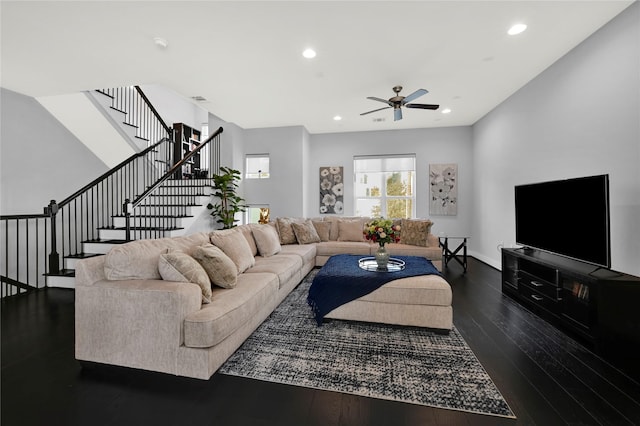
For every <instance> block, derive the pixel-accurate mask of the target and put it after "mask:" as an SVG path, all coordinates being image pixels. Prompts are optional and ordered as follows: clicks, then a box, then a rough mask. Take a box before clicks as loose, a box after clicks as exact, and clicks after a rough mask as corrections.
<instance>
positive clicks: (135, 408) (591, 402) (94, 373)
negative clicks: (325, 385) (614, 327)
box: [1, 259, 640, 426]
mask: <svg viewBox="0 0 640 426" xmlns="http://www.w3.org/2000/svg"><path fill="white" fill-rule="evenodd" d="M445 275H446V278H447V280H448V281H449V282H450V283H451V285H452V288H453V293H454V303H453V305H454V323H455V326H456V327H457V328H458V330H459V331H460V333H461V334H462V335H463V337H464V338H465V339H466V341H467V342H468V343H469V346H471V348H472V349H473V351H474V352H475V354H476V356H477V357H478V359H479V360H480V362H481V363H482V365H483V366H484V367H485V369H486V370H487V372H488V373H489V375H490V376H491V377H492V379H493V380H494V382H495V383H496V385H497V386H498V388H499V389H500V392H501V393H502V394H503V395H504V397H505V399H506V400H507V402H508V403H509V405H510V406H511V408H512V410H513V411H514V412H515V414H516V416H517V420H513V419H505V418H499V417H493V416H483V415H474V414H470V413H463V412H460V411H453V410H442V409H435V408H429V407H422V406H417V405H411V404H403V403H397V402H390V401H382V400H375V399H371V398H363V397H357V396H353V395H346V394H340V393H333V392H326V391H319V390H312V389H305V388H301V387H295V386H285V385H279V384H273V383H265V382H259V381H253V380H248V379H242V378H236V377H229V376H223V375H219V374H215V375H214V376H213V377H212V378H211V379H210V380H208V381H202V380H195V379H186V378H179V377H173V376H168V375H164V374H158V373H149V372H144V371H136V370H130V369H125V368H117V367H100V368H93V369H82V368H81V367H80V365H79V364H78V363H77V362H76V361H75V360H74V357H73V343H74V341H73V340H74V332H73V323H74V306H73V298H74V292H73V290H63V289H47V290H41V291H38V292H34V293H32V294H29V295H26V296H16V297H11V298H9V299H8V300H5V301H3V302H2V305H1V308H2V377H1V380H2V389H1V391H2V406H1V413H2V414H1V423H2V425H3V426H14V425H15V426H18V425H20V426H30V425H34V426H36V425H38V426H41V425H47V426H50V425H65V426H68V425H91V426H94V425H95V426H100V425H154V426H155V425H157V426H162V425H176V426H178V425H180V426H181V425H323V426H331V425H394V426H396V425H422V424H424V425H516V424H517V425H545V426H548V425H562V424H572V425H578V424H581V425H592V424H593V425H630V424H640V385H638V383H636V382H635V381H633V380H631V379H630V378H629V377H627V376H625V375H624V374H622V373H621V372H620V371H618V370H617V369H615V368H613V367H612V366H611V365H609V364H607V363H606V362H604V361H603V360H602V359H600V358H599V357H598V356H596V355H594V354H592V353H591V352H590V351H589V350H587V349H585V348H584V347H583V346H582V345H581V344H579V343H576V342H575V341H574V340H573V339H571V338H570V337H567V336H566V335H565V334H564V333H562V332H561V331H558V330H557V329H555V328H554V327H552V326H550V325H549V324H547V323H546V322H544V321H542V320H541V319H539V318H537V317H536V316H534V315H532V314H531V313H530V312H528V311H527V310H526V309H524V308H522V307H521V306H520V305H518V304H517V303H515V302H513V301H512V300H511V299H509V298H506V297H504V296H502V294H501V291H500V273H499V272H498V271H496V270H495V269H493V268H491V267H489V266H487V265H485V264H483V263H481V262H479V261H476V260H474V259H470V263H469V271H468V273H467V274H462V269H461V267H459V265H457V264H455V263H454V264H451V265H450V268H449V269H448V270H447V271H446V273H445Z"/></svg>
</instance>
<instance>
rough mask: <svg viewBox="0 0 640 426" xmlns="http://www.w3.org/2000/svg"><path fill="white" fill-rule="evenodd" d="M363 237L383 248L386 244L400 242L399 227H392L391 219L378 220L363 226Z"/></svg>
mask: <svg viewBox="0 0 640 426" xmlns="http://www.w3.org/2000/svg"><path fill="white" fill-rule="evenodd" d="M363 233H364V237H365V238H366V239H367V240H369V241H372V242H374V243H378V244H379V245H380V246H381V247H384V245H385V244H386V243H397V242H400V225H394V224H393V221H392V220H391V219H384V218H379V219H375V220H373V221H371V222H369V223H367V224H366V225H365V228H364V231H363Z"/></svg>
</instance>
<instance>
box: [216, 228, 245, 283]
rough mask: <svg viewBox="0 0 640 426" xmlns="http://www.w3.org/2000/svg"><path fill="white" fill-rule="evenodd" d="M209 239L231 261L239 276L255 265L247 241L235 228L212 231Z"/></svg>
mask: <svg viewBox="0 0 640 426" xmlns="http://www.w3.org/2000/svg"><path fill="white" fill-rule="evenodd" d="M209 239H210V240H211V243H212V244H213V245H215V246H217V247H219V248H220V249H221V250H222V251H223V252H224V254H226V255H227V256H229V257H230V258H231V260H233V263H235V264H236V266H237V267H238V273H239V274H241V273H243V272H244V271H246V270H247V269H249V268H251V267H252V266H253V265H255V264H256V258H255V257H253V254H252V253H251V248H250V247H249V243H248V242H247V239H246V238H245V237H244V235H243V234H242V232H240V231H239V230H237V229H236V228H232V229H223V230H218V231H213V232H212V233H211V234H210V235H209Z"/></svg>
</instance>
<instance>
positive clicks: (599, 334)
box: [502, 247, 640, 379]
mask: <svg viewBox="0 0 640 426" xmlns="http://www.w3.org/2000/svg"><path fill="white" fill-rule="evenodd" d="M502 292H503V294H505V295H507V296H509V297H512V298H513V299H515V300H517V301H518V302H520V303H521V304H522V305H524V306H526V307H527V308H529V309H530V310H531V311H532V312H534V313H536V314H538V315H539V316H541V317H542V318H544V319H545V320H547V321H548V322H550V323H552V324H554V325H556V326H557V327H558V328H561V329H563V330H564V331H566V332H567V333H568V334H570V335H572V336H574V337H576V338H577V340H579V341H581V342H583V344H585V345H586V346H588V347H590V348H591V349H593V350H594V351H595V352H597V353H598V354H600V355H602V356H603V357H604V358H607V359H608V360H609V361H611V362H612V363H613V364H614V365H616V366H618V367H619V368H621V369H622V370H624V371H627V372H628V373H629V374H630V375H632V376H634V377H635V378H636V379H640V366H639V365H638V362H637V361H636V357H637V354H638V353H640V309H638V307H637V304H638V300H640V277H636V276H632V275H627V274H624V273H620V272H616V271H612V270H609V269H604V268H597V269H594V266H593V265H592V264H588V263H584V262H579V261H576V260H573V259H569V258H566V257H563V256H558V255H554V254H551V253H547V252H543V251H539V250H535V249H531V248H526V247H522V248H518V249H507V248H503V249H502Z"/></svg>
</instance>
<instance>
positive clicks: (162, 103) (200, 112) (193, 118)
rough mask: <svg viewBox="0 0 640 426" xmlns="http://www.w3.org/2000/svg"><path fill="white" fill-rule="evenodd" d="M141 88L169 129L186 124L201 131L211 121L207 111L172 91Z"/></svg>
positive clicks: (150, 87) (157, 88) (150, 85)
mask: <svg viewBox="0 0 640 426" xmlns="http://www.w3.org/2000/svg"><path fill="white" fill-rule="evenodd" d="M140 88H141V89H142V91H143V92H144V94H145V95H146V96H147V98H149V101H150V102H151V105H153V107H154V108H155V109H156V111H158V114H160V116H161V117H162V119H163V120H164V122H165V124H166V125H167V126H169V127H173V123H184V124H186V125H187V126H190V127H193V128H195V129H197V130H200V128H201V127H202V125H203V124H204V123H208V121H209V113H208V112H207V111H206V110H205V109H203V108H201V107H199V106H198V105H197V104H195V103H194V102H192V101H191V100H189V99H186V98H184V97H183V96H180V95H178V94H177V93H176V92H174V91H172V90H170V89H167V88H165V87H162V86H158V85H155V84H147V85H141V86H140ZM214 130H215V129H214ZM212 131H213V130H212Z"/></svg>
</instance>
